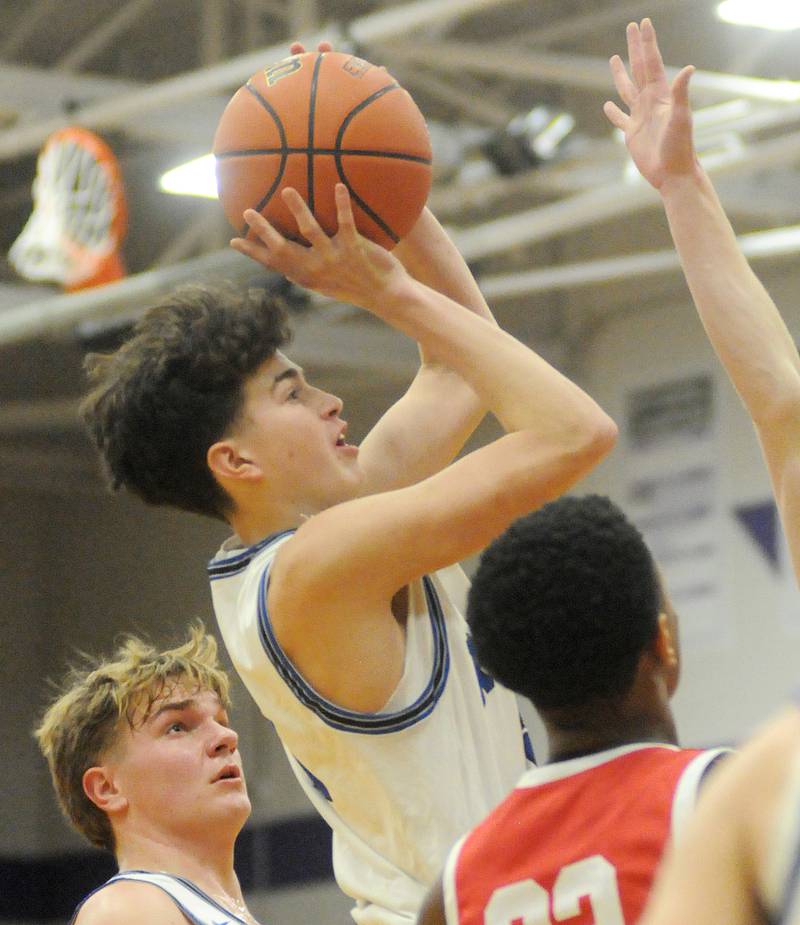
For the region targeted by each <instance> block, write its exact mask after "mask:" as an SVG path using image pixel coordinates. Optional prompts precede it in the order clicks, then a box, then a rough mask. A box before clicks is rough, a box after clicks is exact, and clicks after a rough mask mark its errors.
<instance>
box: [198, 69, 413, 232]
mask: <svg viewBox="0 0 800 925" xmlns="http://www.w3.org/2000/svg"><path fill="white" fill-rule="evenodd" d="M214 155H215V157H216V169H217V186H218V190H219V198H220V201H221V203H222V208H223V209H224V211H225V215H226V216H227V218H228V221H229V222H230V223H231V224H232V225H233V226H234V228H236V230H237V231H238V232H239V233H240V234H242V235H243V236H244V235H245V234H247V232H248V231H249V229H248V228H247V225H246V224H245V222H244V219H243V218H242V212H243V211H244V210H245V209H246V208H252V209H255V210H257V211H258V212H261V214H262V215H264V216H265V218H267V219H268V221H270V222H271V223H272V224H273V225H274V226H275V227H276V228H277V229H278V230H279V231H281V232H282V233H283V234H285V235H286V236H287V237H292V238H295V239H297V238H298V237H299V234H298V231H297V224H296V222H295V220H294V218H293V216H292V214H291V212H290V211H289V210H288V209H287V207H286V206H285V204H284V202H283V200H282V198H281V196H280V191H281V190H282V189H283V188H284V187H287V186H293V187H294V188H295V189H296V190H297V191H298V192H299V193H300V195H301V196H303V198H304V199H305V201H306V202H307V203H308V206H309V208H310V209H311V211H312V212H313V213H314V215H315V216H316V218H317V221H318V222H319V223H320V225H321V226H322V228H324V229H325V231H326V232H327V233H328V234H331V235H332V234H335V232H336V227H337V223H336V206H335V203H334V186H335V184H336V183H337V182H341V183H344V184H345V186H347V189H348V190H349V192H350V199H351V202H352V205H353V214H354V217H355V221H356V226H357V227H358V230H359V231H360V232H361V234H363V235H365V236H366V237H368V238H371V239H372V240H373V241H377V242H378V243H379V244H382V245H383V246H384V247H386V248H392V247H394V245H395V244H396V243H397V242H398V241H399V240H400V238H402V237H403V236H404V235H405V234H406V233H407V232H408V231H409V230H410V229H411V227H412V226H413V224H414V222H415V221H416V220H417V218H418V217H419V214H420V212H421V211H422V209H423V207H424V205H425V201H426V199H427V198H428V192H429V191H430V185H431V146H430V139H429V138H428V130H427V127H426V125H425V119H424V118H423V116H422V113H421V112H420V111H419V109H418V108H417V106H416V104H415V103H414V101H413V100H412V99H411V96H410V95H409V94H408V93H407V92H406V91H405V90H403V88H402V87H400V85H399V84H398V83H397V81H396V80H394V78H393V77H391V76H390V75H389V74H388V73H387V72H386V71H385V70H383V69H382V68H379V67H375V66H374V65H372V64H370V63H369V62H367V61H362V60H361V58H354V57H353V56H352V55H347V54H342V53H338V52H306V53H305V54H301V55H294V56H293V57H291V58H286V59H284V60H283V61H280V62H278V63H277V64H275V65H273V66H272V67H268V68H266V69H264V70H261V71H258V72H257V73H255V74H253V76H252V77H251V78H250V79H249V80H248V81H247V83H246V84H245V85H244V86H243V87H240V88H239V90H237V91H236V93H235V94H234V96H233V98H232V99H231V101H230V102H229V103H228V105H227V107H226V108H225V111H224V112H223V114H222V118H221V119H220V121H219V125H218V126H217V132H216V134H215V136H214Z"/></svg>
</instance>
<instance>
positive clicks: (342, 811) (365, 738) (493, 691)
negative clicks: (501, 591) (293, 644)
mask: <svg viewBox="0 0 800 925" xmlns="http://www.w3.org/2000/svg"><path fill="white" fill-rule="evenodd" d="M291 535H292V531H289V532H285V533H281V534H276V535H275V536H271V537H268V538H267V539H265V540H263V541H262V542H260V543H258V544H256V545H255V546H252V547H250V548H247V549H243V548H241V547H240V546H239V547H236V546H234V545H233V542H234V541H235V538H232V540H229V541H228V542H227V543H226V544H224V545H223V547H222V549H221V550H220V551H219V553H218V554H217V556H216V557H215V558H214V560H213V561H212V562H211V563H210V565H209V575H210V578H211V588H212V596H213V599H214V609H215V611H216V614H217V620H218V621H219V626H220V631H221V633H222V637H223V639H224V641H225V644H226V646H227V648H228V652H229V654H230V657H231V660H232V662H233V664H234V665H235V666H236V669H237V671H238V672H239V674H240V675H241V677H242V680H243V681H244V683H245V684H246V685H247V687H248V689H249V690H250V693H251V694H252V695H253V697H254V698H255V700H256V702H257V703H258V705H259V707H260V709H261V711H262V713H263V714H264V716H266V717H267V718H268V719H269V720H271V721H272V722H273V723H274V725H275V728H276V730H277V732H278V735H279V736H280V738H281V741H282V743H283V746H284V749H285V750H286V753H287V755H288V757H289V762H290V764H291V766H292V768H293V770H294V772H295V775H296V776H297V778H298V780H299V781H300V784H301V785H302V787H303V789H304V790H305V792H306V793H307V794H308V796H309V798H310V799H311V801H312V803H313V804H314V805H315V807H316V808H317V809H318V810H319V812H320V813H321V815H322V816H323V817H324V819H325V820H326V821H327V822H328V824H329V825H330V826H331V828H332V830H333V864H334V874H335V876H336V880H337V882H338V884H339V886H340V888H341V889H342V890H343V891H344V892H345V893H346V894H347V895H349V896H352V897H353V898H354V899H355V900H356V906H355V908H354V909H353V917H354V918H355V920H356V921H357V922H358V923H359V925H377V923H380V925H389V923H401V922H405V923H408V922H412V921H414V920H415V918H416V913H417V910H418V907H419V905H420V903H421V902H422V899H423V898H424V896H425V892H426V890H427V888H428V886H429V885H430V884H431V883H432V882H433V880H434V878H435V877H436V876H437V875H438V873H439V870H440V869H441V866H442V864H443V863H444V859H445V856H446V854H447V852H448V850H449V848H450V846H451V845H452V844H453V842H454V841H455V840H456V839H457V838H458V837H459V836H461V835H462V834H463V833H464V832H466V831H467V829H469V828H470V827H471V826H473V825H474V824H475V823H476V822H477V821H478V820H479V819H481V818H482V817H483V816H484V815H486V813H487V812H488V811H489V810H490V809H491V808H492V807H493V806H495V805H496V804H497V803H498V802H499V801H500V800H501V799H502V798H503V797H504V796H505V795H506V794H507V793H508V791H509V790H510V789H511V788H512V787H513V786H514V784H515V783H516V781H517V780H518V778H519V776H520V774H522V773H523V772H524V770H525V769H526V767H527V760H526V756H527V758H532V755H531V754H530V748H529V745H528V744H527V736H526V735H523V733H524V730H523V729H522V727H521V721H520V717H519V711H518V708H517V702H516V698H515V697H514V695H513V694H511V693H510V692H509V691H507V690H505V689H504V688H501V687H500V685H498V684H496V683H495V682H494V681H493V680H492V679H491V678H489V677H488V676H487V675H486V674H484V673H483V672H481V671H480V670H479V669H478V667H477V663H476V662H475V660H474V658H473V656H472V654H471V651H470V645H471V642H470V639H469V636H468V631H467V625H466V622H465V621H464V618H463V617H462V615H461V613H460V611H459V609H458V607H457V606H456V604H455V603H454V602H455V601H458V602H462V601H463V600H464V599H465V596H466V591H467V588H468V582H467V578H466V576H465V575H464V573H463V571H462V570H461V569H460V568H459V567H458V566H454V567H451V568H448V569H445V570H443V571H441V572H438V573H436V574H435V575H432V576H426V577H424V578H423V579H421V580H418V581H415V582H413V583H412V584H411V586H410V588H409V611H408V620H407V623H406V652H405V668H404V672H403V676H402V678H401V680H400V683H399V684H398V686H397V688H396V690H395V691H394V693H393V694H392V697H391V698H390V700H389V702H388V703H387V704H386V706H385V707H384V709H383V710H381V711H380V712H377V713H358V712H354V711H352V710H347V709H344V708H342V707H339V706H337V705H336V704H334V703H331V702H330V701H328V700H325V699H324V698H323V697H321V696H320V695H319V694H317V693H316V691H314V690H313V688H312V687H311V686H310V685H309V684H308V683H307V682H306V681H305V680H304V679H303V677H302V676H301V675H300V674H299V673H298V672H297V670H296V669H295V668H294V666H293V665H292V663H291V662H290V661H289V659H288V658H287V657H286V655H285V654H284V652H283V651H282V650H281V647H280V645H279V644H278V641H277V639H276V638H275V634H274V632H273V630H272V626H271V623H270V618H269V613H268V611H267V606H266V601H267V586H268V580H269V566H270V563H271V562H272V560H273V557H274V555H275V553H276V551H277V550H278V548H279V547H280V545H281V544H282V543H284V542H286V541H287V540H289V538H290V537H291Z"/></svg>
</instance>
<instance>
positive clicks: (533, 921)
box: [443, 744, 724, 925]
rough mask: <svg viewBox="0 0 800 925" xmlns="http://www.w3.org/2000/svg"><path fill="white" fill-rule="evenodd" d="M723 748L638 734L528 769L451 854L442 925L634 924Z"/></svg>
mask: <svg viewBox="0 0 800 925" xmlns="http://www.w3.org/2000/svg"><path fill="white" fill-rule="evenodd" d="M721 754H724V750H721V749H715V750H710V751H697V750H694V749H679V748H677V747H675V746H670V745H649V744H642V745H630V746H624V747H621V748H616V749H611V750H608V751H604V752H599V753H597V754H595V755H588V756H586V757H582V758H573V759H568V760H566V761H561V762H556V763H554V764H551V765H545V766H544V767H541V768H533V769H531V770H530V771H528V772H527V773H526V774H525V775H523V777H522V779H521V780H520V782H519V784H518V785H517V787H516V788H515V789H514V790H513V791H512V793H511V794H509V796H508V797H507V798H506V799H505V800H504V801H503V802H502V803H501V804H500V805H499V806H498V807H497V808H496V809H495V810H494V811H493V812H492V813H490V814H489V816H488V817H487V818H486V819H485V820H484V821H483V822H481V823H480V825H478V826H477V827H476V828H475V829H473V830H472V831H471V832H469V833H468V834H467V835H465V836H464V837H463V838H462V839H461V840H460V841H459V842H458V843H457V844H456V845H455V846H454V848H453V849H452V851H451V852H450V855H449V856H448V859H447V863H446V865H445V871H444V875H443V887H444V905H445V917H446V920H447V925H512V923H513V922H522V921H524V923H525V925H550V923H551V921H552V922H561V921H570V922H571V921H573V919H574V920H575V922H576V923H578V922H580V923H583V922H597V923H598V925H599V923H602V925H632V923H634V922H636V921H638V919H639V917H640V916H641V913H642V910H643V907H644V904H645V900H646V899H647V896H648V893H649V891H650V887H651V885H652V881H653V877H654V876H655V872H656V867H657V865H658V863H659V861H660V859H661V855H662V853H663V851H664V848H665V845H666V842H667V839H668V837H669V836H670V834H671V833H672V832H673V831H674V830H675V828H676V826H679V825H680V823H681V819H682V818H683V817H684V816H685V814H686V813H687V811H689V810H691V807H692V806H693V804H694V799H695V796H696V793H697V789H698V785H699V783H700V780H701V779H702V777H703V774H704V773H705V771H706V770H707V769H708V768H709V766H710V764H711V763H712V762H713V761H715V760H716V759H717V758H718V757H719V756H720V755H721Z"/></svg>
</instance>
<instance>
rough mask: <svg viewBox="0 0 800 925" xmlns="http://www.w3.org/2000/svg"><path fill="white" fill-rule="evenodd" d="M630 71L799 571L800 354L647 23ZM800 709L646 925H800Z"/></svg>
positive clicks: (710, 327) (684, 83)
mask: <svg viewBox="0 0 800 925" xmlns="http://www.w3.org/2000/svg"><path fill="white" fill-rule="evenodd" d="M627 38H628V59H629V66H630V74H629V73H628V71H626V69H625V65H624V64H623V63H622V61H621V60H620V58H619V57H618V56H614V57H613V58H612V59H611V71H612V74H613V76H614V82H615V84H616V88H617V92H618V93H619V96H620V98H621V100H622V102H623V103H624V104H625V106H626V107H627V109H628V113H625V112H623V111H622V110H621V109H620V108H619V107H618V106H617V105H616V104H614V103H611V102H608V103H606V104H605V113H606V115H607V116H608V118H609V120H610V121H611V122H612V123H613V124H614V125H615V126H616V127H617V128H619V129H621V130H622V131H623V132H624V133H625V140H626V142H627V145H628V148H629V150H630V153H631V156H632V158H633V160H634V162H635V163H636V166H637V167H638V168H639V171H640V172H641V174H642V175H643V176H644V178H645V179H646V180H648V181H649V182H650V183H651V184H652V185H653V186H654V187H655V188H656V189H657V190H658V192H659V194H660V195H661V199H662V202H663V204H664V209H665V211H666V214H667V219H668V220H669V226H670V230H671V232H672V237H673V240H674V242H675V246H676V248H677V251H678V254H679V256H680V259H681V263H682V266H683V270H684V273H685V275H686V279H687V281H688V283H689V288H690V290H691V292H692V296H693V298H694V301H695V305H696V306H697V310H698V312H699V314H700V318H701V320H702V322H703V325H704V327H705V329H706V332H707V334H708V337H709V339H710V341H711V343H712V345H713V346H714V349H715V350H716V352H717V355H718V356H719V358H720V360H721V361H722V363H723V365H724V366H725V369H726V370H727V372H728V375H729V376H730V378H731V380H732V382H733V384H734V386H735V387H736V390H737V391H738V393H739V396H740V397H741V399H742V401H743V402H744V404H745V406H746V408H747V410H748V412H749V413H750V416H751V418H752V419H753V423H754V424H755V428H756V432H757V434H758V437H759V440H760V442H761V447H762V449H763V452H764V457H765V459H766V462H767V466H768V467H769V472H770V476H771V478H772V483H773V487H774V490H775V497H776V500H777V502H778V508H779V510H780V513H781V519H782V522H783V527H784V530H785V532H786V535H787V538H788V541H789V548H790V550H791V554H792V561H793V563H794V569H795V572H796V573H799V572H800V357H798V352H797V349H796V347H795V344H794V341H793V339H792V336H791V335H790V333H789V331H788V330H787V328H786V325H785V324H784V322H783V320H782V318H781V317H780V314H779V313H778V310H777V308H776V307H775V304H774V302H773V301H772V299H771V298H770V297H769V295H768V294H767V292H766V290H765V289H764V287H763V286H762V285H761V283H760V282H759V281H758V279H757V278H756V276H755V275H754V274H753V272H752V270H751V269H750V267H749V265H748V263H747V261H746V260H745V258H744V256H743V254H742V253H741V251H740V249H739V247H738V245H737V242H736V238H735V235H734V232H733V229H732V228H731V225H730V223H729V221H728V219H727V217H726V216H725V213H724V211H723V209H722V206H721V205H720V202H719V199H718V198H717V195H716V193H715V191H714V189H713V187H712V185H711V182H710V180H709V179H708V176H707V175H706V173H705V172H704V170H703V168H702V167H701V165H700V163H699V161H698V159H697V156H696V153H695V150H694V146H693V142H692V118H691V110H690V108H689V98H688V90H689V81H690V78H691V75H692V68H691V67H685V68H683V70H681V71H680V73H679V74H678V75H677V77H676V78H675V80H674V81H673V83H672V85H671V86H670V84H669V82H668V80H667V77H666V74H665V71H664V65H663V62H662V60H661V55H660V52H659V50H658V45H657V42H656V35H655V30H654V29H653V25H652V23H651V22H650V20H649V19H645V20H643V21H642V23H641V25H637V24H636V23H631V24H630V25H629V26H628V32H627ZM799 871H800V711H798V709H797V708H796V707H795V706H792V707H790V708H788V709H787V710H786V711H785V712H784V713H782V714H781V716H779V717H778V718H777V719H775V720H773V721H772V722H771V723H770V724H769V726H768V728H766V729H765V730H764V731H762V732H761V733H760V734H759V735H758V736H757V737H756V738H755V739H754V740H753V741H752V742H751V743H750V744H749V745H748V746H747V747H746V748H745V749H743V750H742V752H741V754H740V755H739V756H737V757H735V758H732V759H731V760H729V761H728V762H726V764H725V766H724V767H722V768H721V769H720V771H719V774H718V775H717V776H716V777H715V779H714V780H712V782H711V783H710V785H709V787H708V792H707V794H705V795H704V798H703V799H702V800H701V801H700V804H699V807H698V812H697V815H696V816H695V818H694V820H693V821H692V823H691V824H690V826H689V828H688V830H687V833H686V838H685V839H684V841H683V842H682V844H681V847H680V849H679V850H677V851H676V852H675V853H674V856H673V857H672V859H671V861H670V863H669V864H668V866H667V869H666V870H665V873H664V876H663V878H662V880H661V882H660V885H659V887H658V889H657V891H656V894H655V900H654V902H653V904H652V907H651V909H650V912H649V914H647V915H646V916H645V919H644V921H645V922H646V923H647V925H675V923H678V922H681V923H683V922H691V923H693V925H705V923H708V925H711V923H714V925H716V923H719V922H725V923H726V925H745V923H747V925H755V923H759V925H760V923H767V922H773V923H781V925H788V923H797V922H800V883H799V882H798V872H799Z"/></svg>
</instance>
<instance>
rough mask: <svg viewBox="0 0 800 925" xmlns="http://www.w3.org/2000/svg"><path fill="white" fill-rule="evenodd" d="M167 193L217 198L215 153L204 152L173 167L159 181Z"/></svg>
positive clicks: (161, 187)
mask: <svg viewBox="0 0 800 925" xmlns="http://www.w3.org/2000/svg"><path fill="white" fill-rule="evenodd" d="M158 185H159V188H160V189H162V190H163V191H164V192H165V193H173V194H174V195H176V196H203V197H204V198H206V199H216V198H217V176H216V173H215V171H214V155H213V154H204V155H203V157H196V158H195V159H194V160H193V161H187V162H186V163H185V164H180V165H179V166H178V167H173V168H172V170H168V171H167V172H166V173H165V174H163V175H162V177H161V179H160V180H159V181H158Z"/></svg>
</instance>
